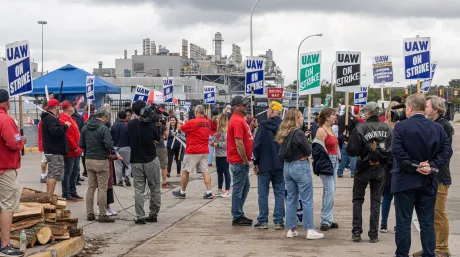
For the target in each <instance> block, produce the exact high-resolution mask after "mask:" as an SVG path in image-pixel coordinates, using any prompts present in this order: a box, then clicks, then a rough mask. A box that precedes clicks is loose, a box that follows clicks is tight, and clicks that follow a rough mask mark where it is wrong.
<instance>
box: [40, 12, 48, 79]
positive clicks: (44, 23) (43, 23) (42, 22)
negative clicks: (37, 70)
mask: <svg viewBox="0 0 460 257" xmlns="http://www.w3.org/2000/svg"><path fill="white" fill-rule="evenodd" d="M38 24H39V25H42V76H43V25H46V24H48V22H47V21H38Z"/></svg>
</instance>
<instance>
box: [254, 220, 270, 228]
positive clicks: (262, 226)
mask: <svg viewBox="0 0 460 257" xmlns="http://www.w3.org/2000/svg"><path fill="white" fill-rule="evenodd" d="M254 228H258V229H268V224H267V223H259V222H257V224H255V225H254Z"/></svg>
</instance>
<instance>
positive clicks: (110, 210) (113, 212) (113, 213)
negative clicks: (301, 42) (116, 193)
mask: <svg viewBox="0 0 460 257" xmlns="http://www.w3.org/2000/svg"><path fill="white" fill-rule="evenodd" d="M108 211H109V212H110V213H111V214H112V216H117V214H118V213H117V212H116V211H115V210H114V209H112V208H110V209H109V210H108Z"/></svg>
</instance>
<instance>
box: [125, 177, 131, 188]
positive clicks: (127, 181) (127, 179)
mask: <svg viewBox="0 0 460 257" xmlns="http://www.w3.org/2000/svg"><path fill="white" fill-rule="evenodd" d="M125 184H126V186H127V187H130V186H131V182H130V181H129V178H128V177H126V178H125Z"/></svg>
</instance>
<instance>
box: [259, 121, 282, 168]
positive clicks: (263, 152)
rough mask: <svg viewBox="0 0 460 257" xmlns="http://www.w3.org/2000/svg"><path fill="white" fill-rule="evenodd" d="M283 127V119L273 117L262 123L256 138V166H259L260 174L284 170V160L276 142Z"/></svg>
mask: <svg viewBox="0 0 460 257" xmlns="http://www.w3.org/2000/svg"><path fill="white" fill-rule="evenodd" d="M280 125H281V118H280V117H278V116H275V117H271V118H270V119H268V120H264V121H262V122H260V125H259V129H258V130H257V133H256V137H255V138H254V145H253V148H252V149H253V150H252V152H253V155H254V165H258V166H259V172H261V173H262V172H266V171H271V170H281V172H282V170H283V166H284V160H283V158H281V157H280V156H279V154H278V153H279V150H280V145H279V144H278V143H277V142H276V141H275V135H276V133H277V132H278V128H279V127H280Z"/></svg>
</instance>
